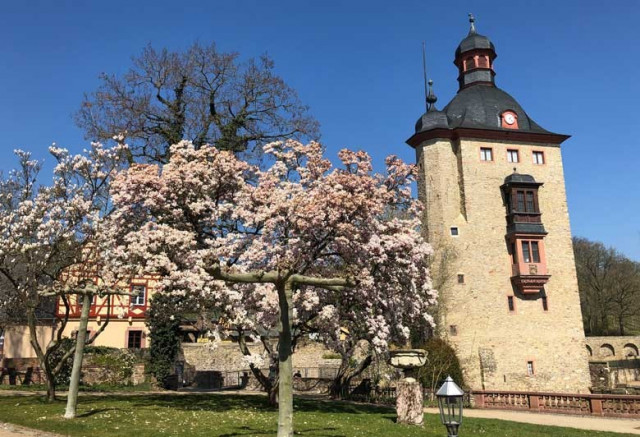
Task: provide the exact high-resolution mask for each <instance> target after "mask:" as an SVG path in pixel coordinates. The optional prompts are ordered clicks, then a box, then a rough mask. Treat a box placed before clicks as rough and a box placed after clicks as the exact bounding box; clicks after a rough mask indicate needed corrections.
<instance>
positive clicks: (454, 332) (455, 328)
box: [449, 325, 458, 337]
mask: <svg viewBox="0 0 640 437" xmlns="http://www.w3.org/2000/svg"><path fill="white" fill-rule="evenodd" d="M449 334H450V335H451V336H452V337H455V336H456V335H458V326H457V325H449Z"/></svg>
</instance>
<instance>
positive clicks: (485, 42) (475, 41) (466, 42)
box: [456, 31, 496, 58]
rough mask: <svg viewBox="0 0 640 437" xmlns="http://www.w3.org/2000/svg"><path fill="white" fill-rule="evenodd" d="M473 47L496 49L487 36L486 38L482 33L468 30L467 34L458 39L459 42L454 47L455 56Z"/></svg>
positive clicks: (473, 48)
mask: <svg viewBox="0 0 640 437" xmlns="http://www.w3.org/2000/svg"><path fill="white" fill-rule="evenodd" d="M475 49H491V50H493V51H494V52H495V51H496V48H495V46H494V45H493V43H492V42H491V40H490V39H489V38H487V37H486V36H484V35H480V34H477V33H475V31H473V32H469V35H467V37H466V38H465V39H463V40H462V41H460V44H459V45H458V48H457V49H456V58H457V57H458V55H460V54H462V53H464V52H468V51H471V50H475Z"/></svg>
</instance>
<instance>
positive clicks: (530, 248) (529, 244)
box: [522, 241, 540, 263]
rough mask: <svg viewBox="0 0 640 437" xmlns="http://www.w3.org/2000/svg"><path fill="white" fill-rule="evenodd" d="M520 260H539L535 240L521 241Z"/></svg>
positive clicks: (534, 261) (538, 249) (535, 261)
mask: <svg viewBox="0 0 640 437" xmlns="http://www.w3.org/2000/svg"><path fill="white" fill-rule="evenodd" d="M522 261H524V262H525V263H530V262H533V263H539V262H540V247H539V243H538V242H537V241H523V242H522Z"/></svg>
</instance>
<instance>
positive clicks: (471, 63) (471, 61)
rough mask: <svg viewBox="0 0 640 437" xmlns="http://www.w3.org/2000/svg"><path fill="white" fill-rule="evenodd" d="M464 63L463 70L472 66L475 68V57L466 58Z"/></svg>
mask: <svg viewBox="0 0 640 437" xmlns="http://www.w3.org/2000/svg"><path fill="white" fill-rule="evenodd" d="M464 65H465V70H471V69H472V68H476V61H475V59H473V57H471V58H467V59H466V60H465V61H464Z"/></svg>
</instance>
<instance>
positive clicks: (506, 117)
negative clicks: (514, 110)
mask: <svg viewBox="0 0 640 437" xmlns="http://www.w3.org/2000/svg"><path fill="white" fill-rule="evenodd" d="M504 122H505V123H507V124H508V125H512V124H513V123H515V122H516V117H515V116H514V115H513V114H511V113H507V114H504Z"/></svg>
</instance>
